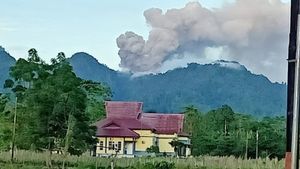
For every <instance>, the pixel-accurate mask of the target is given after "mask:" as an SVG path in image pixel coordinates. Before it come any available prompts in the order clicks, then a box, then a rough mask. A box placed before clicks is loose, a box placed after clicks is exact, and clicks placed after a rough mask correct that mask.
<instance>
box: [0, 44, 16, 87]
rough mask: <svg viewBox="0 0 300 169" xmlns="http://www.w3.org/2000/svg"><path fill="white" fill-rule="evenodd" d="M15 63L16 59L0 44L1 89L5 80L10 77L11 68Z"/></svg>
mask: <svg viewBox="0 0 300 169" xmlns="http://www.w3.org/2000/svg"><path fill="white" fill-rule="evenodd" d="M15 63H16V60H15V59H14V58H13V57H12V56H10V55H9V54H8V53H7V52H6V51H5V50H4V48H2V47H1V46H0V91H1V89H2V88H3V84H4V81H5V80H6V79H8V76H9V68H10V67H11V66H12V65H14V64H15Z"/></svg>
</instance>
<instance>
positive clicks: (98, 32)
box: [0, 0, 289, 81]
mask: <svg viewBox="0 0 300 169" xmlns="http://www.w3.org/2000/svg"><path fill="white" fill-rule="evenodd" d="M271 1H276V0H271ZM188 2H190V1H189V0H151V1H149V0H143V1H142V0H127V1H125V0H107V1H104V0H88V1H87V0H47V1H46V0H0V46H3V47H4V48H5V49H6V50H7V51H8V52H9V53H10V54H11V55H12V56H14V57H16V58H20V57H27V51H28V49H30V48H36V49H37V50H38V52H39V55H40V56H41V57H42V58H43V59H44V60H46V61H49V60H50V58H52V57H55V56H56V54H57V53H58V52H61V51H63V52H65V53H66V55H67V56H71V55H72V54H74V53H75V52H81V51H84V52H87V53H89V54H91V55H93V56H94V57H96V58H97V59H98V60H99V62H101V63H104V64H106V65H108V66H109V67H110V68H113V69H117V70H120V69H121V68H120V67H119V64H120V61H121V60H120V57H119V55H118V51H119V48H118V46H117V44H116V39H117V38H118V37H119V36H120V35H121V34H124V33H125V32H126V31H132V32H134V33H136V34H138V35H140V36H142V37H144V38H145V39H147V37H148V34H149V31H150V30H151V29H152V27H151V26H149V25H147V23H146V20H145V17H144V11H145V10H148V9H150V8H159V9H162V11H163V12H166V10H168V9H172V8H177V9H180V8H184V7H185V5H186V4H187V3H188ZM199 2H200V4H201V5H202V6H203V7H204V8H207V9H209V10H212V11H213V10H214V9H215V8H217V9H220V8H223V6H224V4H226V3H234V2H233V0H200V1H199ZM285 3H288V1H285ZM225 6H226V5H225ZM191 15H193V14H192V13H191ZM286 19H287V20H288V19H289V18H286ZM286 26H287V27H288V25H286ZM287 36H288V35H287ZM222 45H223V46H224V44H222ZM217 49H218V50H219V48H217ZM283 53H284V52H283ZM286 57H287V56H283V57H282V58H286ZM230 59H231V60H234V59H235V58H234V57H233V58H230ZM237 60H239V59H237ZM244 60H245V59H244ZM239 61H241V62H243V59H240V60H239ZM253 62H257V60H254V61H253ZM283 62H285V60H283ZM242 64H246V66H248V65H249V67H250V69H253V72H255V73H259V74H266V75H267V76H268V77H269V78H270V79H271V80H273V81H285V76H284V74H285V70H282V72H283V73H281V74H280V75H278V76H279V77H278V78H277V77H276V76H275V75H273V74H271V73H270V70H265V69H259V68H256V67H255V66H253V65H252V66H251V64H250V63H248V62H247V61H245V63H242ZM267 64H269V63H267ZM276 64H278V63H276ZM279 67H280V66H279ZM125 68H126V67H125ZM282 68H283V67H280V69H282ZM272 69H273V68H272Z"/></svg>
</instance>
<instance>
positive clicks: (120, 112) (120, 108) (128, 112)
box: [105, 101, 143, 118]
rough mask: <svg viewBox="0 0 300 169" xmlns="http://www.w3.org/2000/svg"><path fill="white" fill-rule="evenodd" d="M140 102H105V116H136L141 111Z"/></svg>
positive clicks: (141, 104)
mask: <svg viewBox="0 0 300 169" xmlns="http://www.w3.org/2000/svg"><path fill="white" fill-rule="evenodd" d="M142 106H143V103H142V102H116V101H107V102H105V109H106V117H108V118H113V117H117V118H122V117H125V118H137V117H138V115H139V114H140V113H141V112H142Z"/></svg>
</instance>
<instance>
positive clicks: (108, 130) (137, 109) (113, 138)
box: [95, 101, 191, 157]
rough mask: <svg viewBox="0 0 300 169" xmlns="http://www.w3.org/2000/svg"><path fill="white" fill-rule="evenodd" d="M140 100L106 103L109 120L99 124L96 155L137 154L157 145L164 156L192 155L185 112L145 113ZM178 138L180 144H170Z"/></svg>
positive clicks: (141, 153)
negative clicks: (176, 145) (184, 127)
mask: <svg viewBox="0 0 300 169" xmlns="http://www.w3.org/2000/svg"><path fill="white" fill-rule="evenodd" d="M142 106H143V103H141V102H116V101H108V102H105V110H106V119H103V120H101V121H98V122H97V123H96V126H97V132H96V137H97V139H98V143H97V145H96V148H95V155H96V156H113V155H116V156H118V157H137V156H146V155H149V153H148V152H147V149H148V148H150V147H156V148H157V147H158V149H159V153H160V154H164V155H173V156H175V155H178V156H189V155H190V152H191V151H190V139H189V137H188V135H187V134H185V133H184V132H183V122H184V115H183V114H158V113H144V112H143V110H142ZM172 141H177V142H179V143H180V145H181V146H180V147H176V152H175V148H174V147H172V146H171V144H170V142H172Z"/></svg>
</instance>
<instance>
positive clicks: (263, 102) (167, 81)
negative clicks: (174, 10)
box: [70, 53, 286, 117]
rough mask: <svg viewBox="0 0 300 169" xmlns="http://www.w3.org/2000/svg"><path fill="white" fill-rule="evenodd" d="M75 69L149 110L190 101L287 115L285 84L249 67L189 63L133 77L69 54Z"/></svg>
mask: <svg viewBox="0 0 300 169" xmlns="http://www.w3.org/2000/svg"><path fill="white" fill-rule="evenodd" d="M70 63H71V65H72V66H73V67H74V71H75V73H76V74H77V75H78V76H79V77H81V78H83V79H86V80H93V81H98V82H103V83H105V84H108V85H109V86H110V87H111V89H112V92H113V99H114V100H126V101H128V100H139V101H142V102H144V103H145V104H144V105H145V107H144V111H145V112H147V111H150V110H153V108H155V110H154V111H156V112H182V111H184V110H183V109H182V108H183V107H186V106H188V105H190V104H193V105H195V106H197V107H201V109H202V110H203V111H209V110H211V109H215V108H218V107H220V106H222V105H224V104H226V105H229V106H230V107H232V109H233V110H235V111H237V112H241V113H244V114H245V113H248V114H251V115H254V116H257V117H264V116H282V115H284V112H285V108H286V101H285V98H286V85H285V84H279V83H272V82H270V81H269V80H268V79H267V78H266V77H265V76H263V75H255V74H252V73H251V72H250V71H248V70H247V69H246V68H245V67H244V66H242V65H238V63H236V62H233V63H232V64H237V65H238V66H239V67H240V69H234V68H228V67H224V66H220V64H206V65H199V64H195V63H192V64H189V65H188V66H187V67H186V68H177V69H175V70H171V71H168V72H166V73H163V74H157V75H145V76H139V77H134V78H132V77H131V75H132V74H130V73H122V72H117V71H113V70H111V69H109V68H108V67H107V66H105V65H102V64H100V63H99V62H98V61H97V60H96V59H95V58H93V57H92V56H91V55H88V54H86V53H77V54H75V55H73V56H72V58H70Z"/></svg>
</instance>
